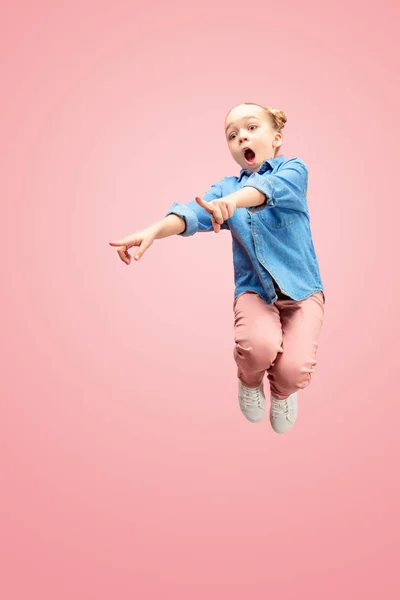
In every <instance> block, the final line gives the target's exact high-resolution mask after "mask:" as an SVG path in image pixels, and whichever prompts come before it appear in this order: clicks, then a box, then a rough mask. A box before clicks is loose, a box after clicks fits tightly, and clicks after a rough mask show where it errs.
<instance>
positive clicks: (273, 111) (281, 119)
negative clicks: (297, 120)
mask: <svg viewBox="0 0 400 600" xmlns="http://www.w3.org/2000/svg"><path fill="white" fill-rule="evenodd" d="M264 108H265V110H266V111H267V112H268V113H269V114H270V115H271V118H272V120H273V121H274V125H275V127H276V129H278V130H280V129H283V128H284V127H285V123H286V121H287V116H286V115H285V113H284V112H283V110H278V109H277V108H271V107H270V106H265V107H264Z"/></svg>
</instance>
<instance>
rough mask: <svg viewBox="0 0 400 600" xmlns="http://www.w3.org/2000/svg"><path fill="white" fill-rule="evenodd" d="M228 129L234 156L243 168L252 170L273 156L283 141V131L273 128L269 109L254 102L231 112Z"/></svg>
mask: <svg viewBox="0 0 400 600" xmlns="http://www.w3.org/2000/svg"><path fill="white" fill-rule="evenodd" d="M225 132H226V139H227V142H228V147H229V150H230V152H231V154H232V156H233V159H234V160H235V161H236V162H237V163H238V165H240V167H241V168H242V169H247V170H248V171H252V172H256V171H258V170H259V168H260V167H261V165H262V164H263V162H265V161H266V160H268V159H270V158H273V157H274V156H275V153H276V150H277V149H278V148H279V146H280V145H281V143H282V134H280V133H278V132H276V131H274V130H273V129H272V127H271V124H270V121H269V118H268V115H267V114H266V112H265V111H264V110H263V109H262V108H261V107H260V106H254V105H252V104H251V105H247V104H239V106H235V108H233V109H232V110H231V111H230V113H228V115H227V117H226V119H225ZM246 148H249V151H246ZM250 150H252V152H251V151H250Z"/></svg>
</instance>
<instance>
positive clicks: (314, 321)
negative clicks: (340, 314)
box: [268, 292, 324, 400]
mask: <svg viewBox="0 0 400 600" xmlns="http://www.w3.org/2000/svg"><path fill="white" fill-rule="evenodd" d="M276 304H277V306H278V308H279V310H280V319H281V322H282V332H283V341H282V345H283V352H282V353H280V354H279V355H278V357H277V359H276V361H275V363H274V365H272V366H271V368H270V369H269V370H268V379H269V381H270V388H271V394H272V396H273V397H274V398H276V399H277V400H284V399H285V398H287V397H288V396H290V395H291V394H293V393H295V392H296V391H297V390H299V389H304V388H305V387H306V386H307V385H308V384H309V383H310V380H311V374H312V373H313V372H314V370H315V366H316V364H317V363H316V354H317V348H318V337H319V334H320V331H321V327H322V323H323V315H324V304H323V296H322V292H317V293H315V294H313V295H312V296H310V297H309V298H306V299H305V300H302V301H300V302H296V301H294V300H278V302H276Z"/></svg>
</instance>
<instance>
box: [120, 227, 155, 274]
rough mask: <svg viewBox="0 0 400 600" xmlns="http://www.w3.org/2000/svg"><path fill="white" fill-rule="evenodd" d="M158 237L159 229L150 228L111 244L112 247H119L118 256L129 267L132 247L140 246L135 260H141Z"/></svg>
mask: <svg viewBox="0 0 400 600" xmlns="http://www.w3.org/2000/svg"><path fill="white" fill-rule="evenodd" d="M156 236H157V229H156V228H154V227H149V228H148V229H144V230H143V231H138V232H137V233H132V234H131V235H128V236H127V237H125V238H123V239H122V240H119V241H117V242H109V244H110V246H118V255H119V257H120V259H121V260H122V262H124V263H126V264H127V265H130V264H131V259H132V256H131V255H130V254H129V252H128V249H129V248H132V246H139V250H138V251H137V252H136V254H135V260H139V259H140V258H141V257H142V256H143V254H144V253H145V252H146V250H147V249H148V248H150V246H151V245H152V243H153V242H154V240H155V239H156Z"/></svg>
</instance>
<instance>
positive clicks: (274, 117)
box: [243, 102, 287, 133]
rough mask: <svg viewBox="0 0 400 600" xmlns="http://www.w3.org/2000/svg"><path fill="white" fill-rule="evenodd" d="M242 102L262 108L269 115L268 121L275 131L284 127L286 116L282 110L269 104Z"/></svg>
mask: <svg viewBox="0 0 400 600" xmlns="http://www.w3.org/2000/svg"><path fill="white" fill-rule="evenodd" d="M243 104H247V105H250V106H259V107H260V108H262V109H264V110H265V112H266V113H267V115H268V116H269V120H270V123H271V125H272V127H273V129H274V130H275V131H278V132H279V133H280V132H281V130H282V129H283V128H284V127H285V123H286V121H287V116H286V114H285V113H284V112H283V110H279V109H278V108H271V107H270V106H261V104H256V103H255V102H244V103H243Z"/></svg>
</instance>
